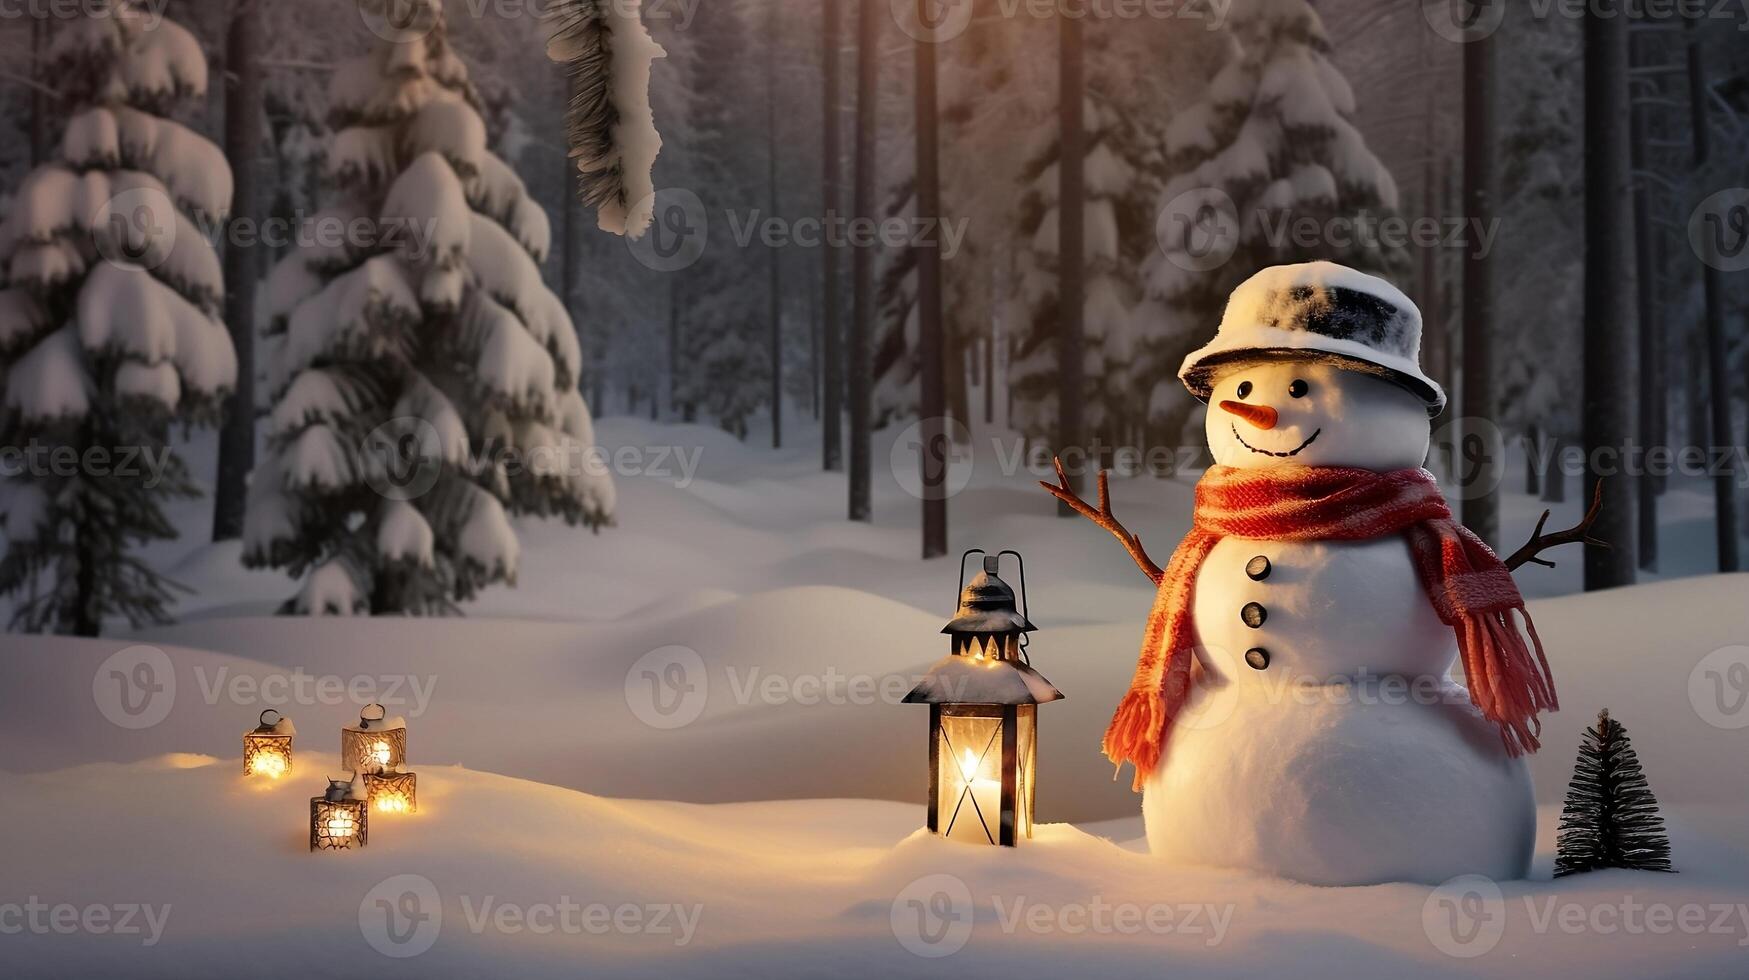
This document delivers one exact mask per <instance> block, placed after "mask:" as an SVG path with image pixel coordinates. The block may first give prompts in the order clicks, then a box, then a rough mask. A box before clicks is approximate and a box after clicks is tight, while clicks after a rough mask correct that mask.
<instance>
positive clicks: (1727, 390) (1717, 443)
mask: <svg viewBox="0 0 1749 980" xmlns="http://www.w3.org/2000/svg"><path fill="white" fill-rule="evenodd" d="M1687 29H1688V96H1689V103H1690V105H1691V106H1692V108H1691V112H1692V113H1693V115H1694V125H1693V126H1692V127H1691V128H1692V129H1693V131H1694V166H1695V169H1696V170H1699V169H1701V168H1702V167H1704V166H1705V165H1706V163H1707V159H1708V157H1709V156H1710V154H1711V151H1712V139H1711V133H1710V132H1709V130H1708V126H1709V125H1710V123H1709V119H1708V116H1709V113H1708V111H1707V85H1706V64H1705V61H1704V60H1703V58H1702V54H1701V38H1700V32H1699V31H1698V30H1696V28H1695V23H1694V21H1693V20H1690V21H1689V22H1688V24H1687ZM1711 231H1712V229H1710V228H1709V229H1707V232H1708V233H1707V234H1705V235H1704V236H1703V242H1704V245H1703V247H1704V248H1705V249H1706V253H1705V254H1703V255H1702V256H1701V268H1700V275H1701V291H1702V294H1703V296H1704V297H1705V303H1706V317H1705V319H1706V361H1707V388H1708V389H1709V391H1708V396H1709V397H1710V398H1711V400H1712V401H1711V404H1710V406H1709V407H1710V409H1711V412H1710V416H1709V422H1710V423H1711V429H1712V432H1711V437H1712V439H1711V442H1712V446H1713V447H1714V448H1715V449H1718V450H1726V449H1728V448H1729V447H1731V446H1734V445H1736V443H1735V442H1733V441H1732V439H1731V379H1730V372H1729V367H1730V365H1729V363H1728V361H1727V358H1728V357H1729V348H1728V347H1727V345H1726V343H1725V308H1724V307H1725V295H1724V287H1723V284H1722V283H1721V282H1720V281H1719V268H1718V265H1719V263H1718V256H1717V255H1716V254H1715V252H1714V249H1715V248H1716V246H1717V240H1716V239H1715V238H1714V237H1713V235H1712V234H1711ZM1695 441H1696V442H1697V443H1698V442H1699V440H1698V439H1697V440H1695ZM1721 455H1724V454H1723V453H1721ZM1735 496H1736V482H1735V474H1734V473H1733V472H1732V466H1731V463H1730V460H1729V458H1728V456H1727V458H1725V459H1724V461H1723V463H1722V465H1720V466H1719V467H1718V472H1716V473H1714V474H1713V529H1714V538H1715V540H1716V547H1717V550H1718V558H1719V571H1721V572H1734V571H1736V570H1737V569H1738V568H1739V567H1740V565H1739V556H1738V554H1737V504H1736V500H1735Z"/></svg>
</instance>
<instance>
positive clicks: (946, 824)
mask: <svg viewBox="0 0 1749 980" xmlns="http://www.w3.org/2000/svg"><path fill="white" fill-rule="evenodd" d="M935 737H936V738H937V739H939V740H940V743H941V744H940V745H939V746H938V747H937V748H938V749H939V754H938V755H937V760H938V763H939V771H938V772H937V773H936V775H935V778H936V779H937V780H938V781H939V785H938V786H937V793H936V805H937V807H938V811H937V813H936V827H937V828H938V829H939V832H940V834H941V836H943V837H946V838H948V839H950V840H962V841H968V842H971V843H977V844H994V843H996V842H997V841H998V840H999V839H1000V837H1001V827H1002V718H1001V716H1000V715H996V716H986V715H968V714H958V713H955V712H954V708H953V707H952V706H944V708H943V709H942V713H941V729H940V730H939V731H938V732H937V733H936V736H935Z"/></svg>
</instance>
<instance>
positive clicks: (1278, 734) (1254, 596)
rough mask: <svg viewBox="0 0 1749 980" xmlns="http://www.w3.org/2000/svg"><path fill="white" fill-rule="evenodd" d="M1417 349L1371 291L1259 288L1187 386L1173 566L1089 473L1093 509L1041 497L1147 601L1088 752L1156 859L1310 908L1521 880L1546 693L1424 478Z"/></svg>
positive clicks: (1319, 269) (1402, 307)
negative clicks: (1112, 707) (1206, 454)
mask: <svg viewBox="0 0 1749 980" xmlns="http://www.w3.org/2000/svg"><path fill="white" fill-rule="evenodd" d="M1420 343H1421V315H1420V312H1419V311H1418V310H1417V309H1416V307H1415V305H1414V304H1413V303H1411V302H1410V301H1409V299H1408V298H1407V297H1405V296H1404V295H1403V294H1402V293H1401V292H1400V291H1398V290H1397V289H1396V288H1394V287H1393V286H1391V285H1390V284H1389V283H1387V282H1385V281H1383V280H1381V279H1378V278H1375V277H1373V276H1369V275H1365V274H1363V273H1360V272H1357V271H1355V270H1352V269H1348V268H1345V267H1343V266H1339V265H1335V264H1332V263H1328V262H1313V263H1307V264H1303V265H1287V266H1277V267H1274V268H1269V269H1265V270H1263V271H1262V272H1260V273H1258V274H1257V275H1255V276H1253V277H1252V278H1251V279H1250V280H1248V281H1247V282H1245V283H1244V284H1243V285H1241V286H1240V287H1239V288H1238V289H1237V290H1235V291H1234V293H1233V295H1232V297H1231V299H1230V300H1229V302H1228V305H1227V309H1226V314H1225V316H1224V317H1223V319H1222V321H1221V324H1220V328H1219V331H1218V332H1217V334H1216V336H1215V339H1214V340H1213V342H1211V343H1210V344H1208V345H1207V346H1205V347H1203V348H1202V349H1201V350H1198V351H1196V352H1194V353H1192V354H1191V355H1190V356H1189V357H1188V358H1186V359H1185V361H1184V364H1183V367H1182V369H1181V370H1180V373H1179V377H1180V379H1181V380H1182V381H1183V382H1184V384H1185V386H1186V387H1187V388H1189V390H1190V391H1191V393H1192V394H1193V395H1195V396H1196V397H1197V398H1198V399H1199V400H1201V401H1204V402H1207V403H1208V405H1209V410H1208V417H1207V423H1206V433H1207V438H1208V445H1209V449H1210V450H1211V452H1212V454H1213V456H1214V461H1215V465H1214V466H1212V467H1211V468H1210V469H1209V470H1208V471H1207V473H1206V474H1205V475H1204V476H1203V477H1202V479H1201V481H1200V482H1199V483H1198V485H1197V490H1196V513H1195V519H1194V522H1193V527H1192V530H1191V532H1190V534H1189V535H1188V536H1187V537H1186V538H1185V539H1184V541H1183V543H1181V544H1180V545H1179V547H1178V549H1177V550H1176V551H1175V552H1174V554H1173V555H1172V558H1171V560H1170V561H1169V562H1168V563H1167V565H1166V567H1165V568H1164V569H1160V568H1158V567H1157V566H1155V565H1154V564H1153V563H1152V561H1151V560H1149V559H1148V557H1147V554H1146V552H1145V551H1144V550H1143V549H1142V547H1141V543H1140V541H1139V540H1138V539H1137V538H1136V537H1135V536H1134V535H1131V534H1129V532H1128V531H1126V530H1125V529H1124V528H1123V526H1122V525H1121V524H1119V523H1117V521H1116V520H1115V518H1113V517H1112V516H1111V509H1110V503H1109V494H1108V492H1107V488H1106V483H1105V475H1104V474H1103V473H1102V474H1100V501H1099V506H1098V507H1097V509H1095V508H1094V507H1093V506H1091V505H1088V504H1087V503H1085V502H1084V501H1081V500H1080V499H1079V498H1078V497H1077V496H1075V494H1074V492H1073V490H1071V489H1070V488H1069V486H1068V483H1067V481H1066V480H1063V481H1061V483H1060V484H1059V485H1057V486H1051V485H1050V484H1045V486H1046V488H1047V489H1049V490H1050V491H1051V492H1052V493H1053V494H1055V495H1057V496H1058V497H1059V498H1060V499H1062V500H1064V501H1065V502H1066V503H1069V504H1070V505H1071V506H1074V507H1076V508H1077V509H1078V510H1080V511H1081V512H1082V513H1084V514H1086V515H1087V516H1089V517H1092V518H1093V519H1094V520H1095V521H1097V522H1099V523H1100V524H1101V525H1102V526H1104V527H1106V528H1107V529H1109V530H1111V531H1112V532H1113V533H1115V534H1117V535H1118V537H1119V538H1120V540H1122V541H1123V542H1124V543H1125V545H1126V546H1128V547H1129V548H1130V551H1131V554H1132V556H1133V557H1135V558H1136V560H1137V562H1138V564H1140V565H1141V566H1142V568H1143V570H1144V571H1146V572H1148V573H1149V575H1150V577H1152V578H1154V579H1155V581H1156V582H1158V584H1159V590H1158V593H1157V595H1156V598H1155V602H1154V606H1153V610H1152V612H1151V613H1150V615H1149V618H1148V627H1147V630H1146V633H1145V634H1144V637H1143V642H1142V651H1141V656H1140V659H1139V662H1138V665H1137V669H1136V673H1135V679H1134V680H1133V681H1132V683H1131V687H1130V689H1129V691H1128V693H1126V694H1125V696H1124V698H1123V700H1122V702H1121V703H1120V705H1119V707H1118V710H1117V714H1116V716H1115V717H1114V718H1113V720H1112V722H1111V727H1110V729H1109V730H1108V731H1107V732H1106V736H1105V745H1104V748H1105V752H1106V754H1107V755H1108V756H1109V757H1110V758H1111V759H1112V761H1113V762H1115V763H1117V764H1118V765H1119V766H1120V767H1121V766H1122V765H1123V764H1124V763H1130V764H1132V765H1133V766H1134V767H1135V785H1136V787H1137V788H1138V789H1140V790H1141V791H1142V792H1143V794H1144V796H1143V805H1142V809H1143V815H1144V818H1145V822H1146V825H1147V834H1148V844H1149V848H1150V850H1152V851H1153V852H1154V853H1155V854H1156V855H1159V856H1161V857H1164V858H1168V859H1170V860H1172V861H1175V862H1181V863H1187V864H1200V865H1213V866H1219V867H1226V868H1235V869H1243V870H1248V871H1253V872H1259V873H1264V874H1270V875H1276V876H1280V877H1283V878H1290V879H1293V880H1296V881H1301V882H1307V883H1312V884H1320V885H1361V884H1372V883H1377V882H1387V881H1417V882H1427V883H1438V882H1442V881H1444V880H1446V879H1448V878H1451V877H1453V876H1455V875H1459V874H1472V873H1473V874H1484V875H1488V876H1489V877H1492V878H1495V879H1511V878H1520V877H1523V876H1524V874H1525V872H1526V869H1527V866H1528V864H1529V861H1530V857H1531V852H1532V847H1533V844H1534V843H1535V838H1536V809H1535V801H1534V799H1533V797H1532V793H1531V782H1530V776H1529V771H1528V769H1527V767H1526V765H1525V762H1524V759H1523V756H1524V755H1525V754H1526V753H1529V752H1533V751H1535V750H1536V748H1537V733H1538V730H1539V727H1540V726H1539V724H1538V721H1537V714H1538V712H1541V711H1545V710H1553V709H1554V708H1556V706H1557V705H1556V699H1555V691H1554V687H1553V684H1552V682H1551V680H1550V677H1549V672H1548V664H1547V661H1546V659H1545V658H1544V657H1543V652H1542V646H1541V643H1540V641H1539V640H1538V639H1537V637H1536V632H1535V628H1534V626H1532V624H1531V622H1530V619H1529V617H1528V616H1527V615H1526V614H1525V611H1524V606H1523V600H1522V599H1521V598H1520V596H1519V593H1518V589H1517V587H1516V585H1515V584H1514V582H1513V579H1512V574H1511V571H1510V569H1509V568H1508V566H1507V565H1506V564H1504V563H1502V562H1501V561H1500V559H1499V558H1498V557H1496V556H1495V554H1494V552H1492V551H1491V550H1489V549H1488V547H1487V546H1486V545H1485V544H1483V543H1482V542H1481V541H1480V540H1479V539H1477V538H1476V537H1475V536H1474V535H1473V534H1471V533H1470V532H1469V531H1468V530H1466V529H1465V528H1464V527H1463V526H1462V525H1461V524H1459V523H1457V522H1456V521H1455V520H1454V518H1453V517H1452V513H1451V510H1450V509H1449V507H1448V506H1447V505H1446V502H1445V500H1444V498H1443V497H1442V496H1441V494H1440V491H1439V487H1438V485H1437V484H1436V483H1435V481H1434V478H1433V476H1432V475H1431V474H1429V473H1428V472H1427V471H1426V470H1424V469H1422V468H1421V464H1422V462H1423V461H1424V460H1425V458H1426V456H1427V450H1428V441H1429V434H1430V420H1431V419H1432V418H1433V417H1435V416H1437V415H1438V414H1439V412H1440V411H1441V410H1442V409H1443V408H1444V405H1445V394H1444V392H1443V391H1441V389H1440V387H1439V385H1437V384H1435V383H1434V382H1433V381H1432V379H1430V378H1428V377H1427V376H1426V375H1425V374H1423V373H1422V371H1421V369H1420V367H1419V366H1418V363H1417V359H1418V355H1419V352H1420ZM1575 530H1576V531H1577V532H1578V534H1579V538H1581V539H1583V537H1584V535H1583V526H1581V528H1579V529H1575ZM1539 531H1540V527H1539ZM1573 534H1574V532H1573V531H1569V532H1563V533H1562V534H1561V535H1555V536H1552V537H1550V538H1547V539H1539V540H1545V541H1548V542H1551V543H1558V542H1559V541H1562V540H1574V538H1573V537H1572V535H1573ZM1536 544H1537V542H1536V541H1533V542H1532V545H1527V546H1526V547H1527V549H1531V551H1530V553H1531V554H1532V555H1534V554H1535V547H1534V546H1535V545H1536ZM1544 546H1546V545H1544ZM1522 554H1523V552H1521V555H1522ZM1515 558H1517V556H1515ZM1460 659H1461V661H1462V662H1463V666H1464V673H1465V678H1466V683H1467V686H1464V685H1460V684H1458V683H1457V682H1456V681H1455V680H1453V678H1452V669H1453V666H1454V664H1455V663H1457V662H1458V661H1459V660H1460Z"/></svg>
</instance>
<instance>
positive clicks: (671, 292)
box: [668, 276, 681, 415]
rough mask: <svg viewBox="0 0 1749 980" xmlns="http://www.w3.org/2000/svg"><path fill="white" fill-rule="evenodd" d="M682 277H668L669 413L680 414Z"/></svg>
mask: <svg viewBox="0 0 1749 980" xmlns="http://www.w3.org/2000/svg"><path fill="white" fill-rule="evenodd" d="M680 395H681V391H680V277H679V276H669V277H668V413H669V414H670V415H678V414H680Z"/></svg>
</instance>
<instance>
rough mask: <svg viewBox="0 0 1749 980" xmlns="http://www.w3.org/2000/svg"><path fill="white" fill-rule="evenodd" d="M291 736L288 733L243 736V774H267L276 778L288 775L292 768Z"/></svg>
mask: <svg viewBox="0 0 1749 980" xmlns="http://www.w3.org/2000/svg"><path fill="white" fill-rule="evenodd" d="M291 744H292V737H291V736H290V735H256V734H255V733H253V732H251V733H249V734H246V735H244V736H243V775H245V776H268V777H271V778H273V779H278V778H279V777H281V776H289V775H290V774H291V769H292V753H291Z"/></svg>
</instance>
